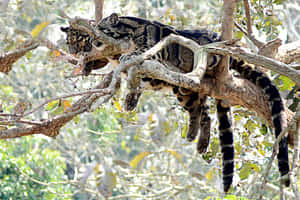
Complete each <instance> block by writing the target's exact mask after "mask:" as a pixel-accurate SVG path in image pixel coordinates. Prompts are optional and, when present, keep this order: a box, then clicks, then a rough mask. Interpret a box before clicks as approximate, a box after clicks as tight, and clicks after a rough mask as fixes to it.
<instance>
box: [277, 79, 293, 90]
mask: <svg viewBox="0 0 300 200" xmlns="http://www.w3.org/2000/svg"><path fill="white" fill-rule="evenodd" d="M280 79H281V80H282V83H283V85H282V86H281V87H280V90H281V91H285V90H292V88H293V86H295V83H294V81H292V80H291V79H289V78H288V77H286V76H281V77H280Z"/></svg>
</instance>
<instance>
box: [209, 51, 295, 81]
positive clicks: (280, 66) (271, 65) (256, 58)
mask: <svg viewBox="0 0 300 200" xmlns="http://www.w3.org/2000/svg"><path fill="white" fill-rule="evenodd" d="M207 51H208V52H209V53H216V54H221V55H232V56H233V57H239V58H241V59H243V60H246V61H247V62H249V63H252V64H255V65H257V66H262V67H265V68H267V69H270V70H272V71H275V72H277V73H279V74H281V75H284V76H287V77H289V78H290V79H291V80H293V81H294V82H295V83H296V84H297V85H300V72H298V71H297V70H295V69H294V68H292V67H290V66H289V65H287V64H285V63H282V62H280V61H277V60H274V59H271V58H267V57H265V56H261V55H257V54H254V53H250V52H245V51H243V50H242V49H240V48H235V47H226V46H224V47H222V48H218V47H207Z"/></svg>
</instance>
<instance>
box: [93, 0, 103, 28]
mask: <svg viewBox="0 0 300 200" xmlns="http://www.w3.org/2000/svg"><path fill="white" fill-rule="evenodd" d="M94 3H95V19H96V23H98V22H99V21H100V20H101V19H102V18H103V5H104V0H94Z"/></svg>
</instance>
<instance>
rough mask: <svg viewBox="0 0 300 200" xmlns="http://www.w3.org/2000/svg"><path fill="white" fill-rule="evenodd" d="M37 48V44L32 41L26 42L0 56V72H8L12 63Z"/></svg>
mask: <svg viewBox="0 0 300 200" xmlns="http://www.w3.org/2000/svg"><path fill="white" fill-rule="evenodd" d="M38 46H39V43H38V42H36V41H34V40H28V41H25V42H24V44H22V45H21V46H20V47H18V48H17V49H15V50H13V51H10V52H6V53H4V54H3V55H0V72H3V73H5V74H7V73H8V72H10V71H11V69H12V65H13V63H14V62H16V61H17V60H18V59H20V58H21V57H23V56H24V55H25V54H26V53H27V52H28V51H31V50H32V49H35V48H37V47H38Z"/></svg>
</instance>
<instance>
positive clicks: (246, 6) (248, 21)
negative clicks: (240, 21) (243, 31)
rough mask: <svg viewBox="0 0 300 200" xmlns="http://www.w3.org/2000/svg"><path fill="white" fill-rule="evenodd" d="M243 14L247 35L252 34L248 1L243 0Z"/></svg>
mask: <svg viewBox="0 0 300 200" xmlns="http://www.w3.org/2000/svg"><path fill="white" fill-rule="evenodd" d="M244 7H245V13H246V18H247V30H248V33H249V35H251V34H252V27H251V15H250V6H249V2H248V0H244Z"/></svg>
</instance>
